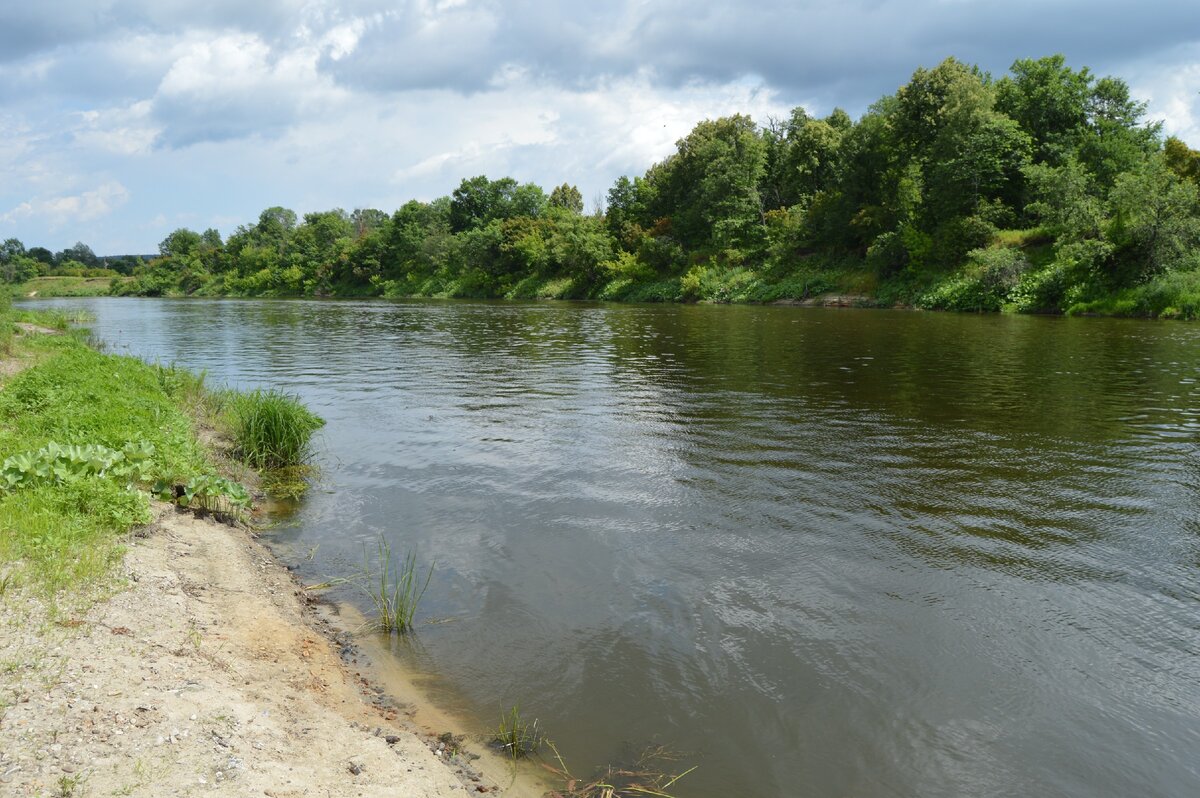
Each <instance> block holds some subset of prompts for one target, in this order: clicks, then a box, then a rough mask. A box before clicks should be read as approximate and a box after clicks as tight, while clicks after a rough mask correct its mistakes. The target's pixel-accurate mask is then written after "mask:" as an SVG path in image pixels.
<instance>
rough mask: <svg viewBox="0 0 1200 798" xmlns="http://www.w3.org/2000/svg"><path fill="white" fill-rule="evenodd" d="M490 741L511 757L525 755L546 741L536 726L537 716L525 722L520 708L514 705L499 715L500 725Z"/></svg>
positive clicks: (515, 757) (519, 757) (517, 757)
mask: <svg viewBox="0 0 1200 798" xmlns="http://www.w3.org/2000/svg"><path fill="white" fill-rule="evenodd" d="M492 742H493V743H494V744H495V745H496V746H497V747H498V748H500V750H502V751H504V753H505V754H507V755H508V756H509V757H511V758H513V759H521V758H523V757H527V756H529V755H530V754H532V753H533V752H534V751H536V750H537V749H538V748H540V747H541V746H542V744H543V743H546V742H548V741H547V740H546V738H545V737H544V736H543V735H542V733H541V729H540V728H539V727H538V721H537V718H534V720H533V722H532V723H530V722H527V721H526V720H525V719H524V718H522V717H521V710H520V708H519V707H516V706H514V707H513V708H512V709H510V710H509V711H508V712H507V713H505V714H503V715H501V716H500V725H499V726H497V727H496V734H495V736H494V737H493V738H492Z"/></svg>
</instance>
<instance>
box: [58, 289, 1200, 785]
mask: <svg viewBox="0 0 1200 798" xmlns="http://www.w3.org/2000/svg"><path fill="white" fill-rule="evenodd" d="M59 304H64V305H71V306H84V307H87V308H88V309H89V310H91V311H92V312H93V313H94V314H95V315H96V317H97V321H96V323H95V324H94V329H95V331H96V333H97V335H98V336H99V337H100V338H102V339H103V340H104V341H106V342H108V344H109V345H110V346H111V347H112V348H113V349H114V350H117V351H128V352H131V353H133V354H136V355H140V356H142V357H147V358H150V359H159V360H163V361H177V362H179V363H181V364H184V365H186V366H189V367H192V368H196V369H205V370H207V372H208V374H209V379H210V380H212V381H215V382H224V383H229V384H232V385H237V386H240V387H250V386H255V385H261V384H272V385H281V386H283V387H285V388H287V389H289V390H291V391H295V392H297V393H299V394H300V395H301V396H302V397H303V398H304V400H305V401H306V402H308V403H309V404H310V405H311V406H312V407H313V408H314V409H315V410H316V411H317V412H318V413H320V414H321V415H323V416H324V417H325V418H326V419H327V420H328V422H329V423H328V426H327V427H326V428H325V430H324V433H323V436H322V438H321V440H320V445H321V450H320V457H319V462H320V465H321V467H322V469H323V478H322V481H321V483H320V485H319V487H318V489H317V490H315V491H313V492H312V493H311V494H310V496H309V497H308V498H307V500H306V501H305V503H304V504H303V506H302V507H301V508H300V509H299V510H298V512H297V514H296V516H295V517H294V519H293V520H294V522H295V523H294V525H293V526H291V527H289V528H285V529H282V530H280V531H278V532H277V533H275V534H276V538H277V541H278V543H279V544H280V545H282V546H284V549H283V550H284V551H285V552H290V553H291V554H290V556H294V557H296V558H297V559H298V560H299V561H300V564H301V567H302V568H303V569H304V570H306V571H307V572H308V573H309V575H312V576H318V575H320V576H325V575H330V574H337V573H339V572H344V571H345V570H347V569H349V568H351V567H353V565H354V564H355V563H358V562H361V557H362V546H363V544H364V542H366V543H368V544H371V545H373V542H374V541H375V540H377V539H378V538H379V537H380V536H383V537H386V538H387V539H388V540H389V541H390V542H391V545H392V547H393V549H395V550H397V551H398V552H404V551H408V550H412V551H415V552H416V554H417V556H418V558H419V559H420V560H421V561H422V562H425V563H436V565H435V571H434V577H433V582H432V584H431V587H430V590H429V593H428V595H427V597H426V601H425V603H424V604H423V605H422V613H421V617H423V618H425V619H430V618H439V619H452V620H451V621H450V622H448V623H439V624H435V625H425V626H422V627H421V629H420V631H419V635H418V640H417V643H416V644H414V645H412V646H407V647H404V649H403V651H401V652H400V655H401V656H405V657H407V658H409V659H410V660H411V661H412V664H413V665H414V666H415V667H418V668H421V669H425V670H428V671H430V672H433V673H437V674H439V676H440V678H442V679H443V680H444V686H445V693H446V695H447V696H448V697H450V698H449V700H453V701H455V702H457V703H459V704H460V705H461V708H463V709H465V710H466V711H468V712H470V713H473V714H474V716H475V717H477V718H478V719H479V723H480V728H483V727H484V726H488V725H493V718H496V717H497V716H498V715H499V714H500V712H501V710H502V709H505V708H507V707H509V706H511V705H513V704H519V705H520V706H521V708H522V711H523V713H524V714H525V715H527V716H529V717H533V716H536V717H539V718H540V719H541V721H542V723H543V725H544V727H545V728H546V729H547V730H548V731H549V732H550V733H551V736H552V737H553V738H554V739H555V740H556V742H557V743H558V745H559V748H560V749H561V750H562V751H563V752H564V753H566V754H567V755H568V757H569V759H570V761H571V763H572V765H573V766H574V767H575V768H576V770H577V771H580V772H582V773H584V774H586V772H587V771H588V768H589V765H591V764H594V763H600V762H604V761H609V760H612V759H616V758H619V757H620V756H621V755H622V754H623V752H624V751H626V750H627V749H628V748H629V747H638V746H640V745H643V744H645V743H647V742H650V741H658V742H661V743H665V744H667V745H669V746H671V747H673V748H674V749H677V750H680V751H683V752H686V753H687V754H688V757H689V761H690V762H694V763H698V764H699V765H700V768H699V769H698V770H697V771H696V772H695V773H693V774H692V775H691V776H689V777H688V778H687V779H686V780H685V781H684V782H681V783H680V785H679V792H680V794H681V795H685V796H689V795H690V796H699V797H700V798H716V796H745V797H746V798H760V797H761V798H766V797H767V796H851V795H853V796H913V797H914V798H915V797H916V796H922V797H925V796H947V798H949V797H950V796H962V795H971V796H1011V795H1040V796H1130V795H1138V796H1185V795H1197V794H1200V757H1198V756H1197V754H1198V753H1200V657H1197V650H1198V648H1200V602H1198V598H1200V587H1198V586H1200V581H1198V577H1200V438H1198V434H1200V411H1198V409H1197V408H1200V389H1198V387H1197V382H1196V380H1197V378H1198V367H1200V326H1192V325H1185V324H1174V323H1140V322H1129V321H1115V320H1093V319H1058V318H1030V317H1012V316H962V315H949V314H946V315H943V314H919V313H905V312H890V311H853V310H824V309H797V308H773V307H708V306H690V307H689V306H665V307H644V306H622V305H585V304H573V305H568V304H514V303H503V304H502V303H459V302H440V303H439V302H400V303H385V302H303V301H257V300H256V301H235V300H213V301H208V300H187V301H171V300H146V299H141V300H134V299H96V300H74V301H63V302H60V303H59ZM313 547H316V550H315V554H314V556H313V559H312V560H311V561H309V560H307V559H303V558H302V557H301V553H304V552H309V551H311V550H312V549H313Z"/></svg>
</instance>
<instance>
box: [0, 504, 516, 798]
mask: <svg viewBox="0 0 1200 798" xmlns="http://www.w3.org/2000/svg"><path fill="white" fill-rule="evenodd" d="M154 512H155V520H154V521H153V523H151V524H150V525H149V526H147V527H144V528H141V529H139V530H137V531H136V532H135V533H134V535H135V538H134V539H133V540H132V541H131V545H129V547H128V551H127V553H126V554H125V556H124V557H123V559H122V561H121V564H120V566H119V569H118V573H117V575H116V581H115V583H114V585H113V587H112V588H111V589H112V590H114V591H115V592H114V594H113V595H111V596H110V597H108V598H105V599H103V600H100V601H98V602H96V603H95V604H94V605H92V606H91V607H90V608H89V609H87V610H86V611H84V612H82V613H79V614H76V613H74V612H65V613H64V612H61V611H56V610H55V609H54V608H52V607H50V606H48V605H47V604H46V603H45V602H44V601H42V600H39V599H37V598H36V597H32V596H29V595H21V594H19V593H18V594H17V595H15V596H12V597H10V599H9V600H6V601H5V603H4V608H3V611H2V612H0V630H3V634H2V635H0V638H2V641H3V642H2V643H0V662H3V663H4V675H3V696H4V702H5V705H6V706H5V709H4V711H3V718H2V720H0V784H2V785H3V791H4V792H5V793H6V794H9V795H14V796H35V795H47V794H56V795H85V794H86V795H131V796H162V795H198V794H204V795H229V796H245V795H267V796H277V797H282V796H301V795H321V796H385V795H387V796H392V795H396V794H397V793H399V794H402V795H411V796H429V798H443V797H445V798H449V796H461V795H467V794H468V789H467V787H466V786H465V785H464V778H465V780H466V781H467V782H468V783H471V784H472V785H473V786H472V789H471V791H470V792H471V793H477V792H485V791H491V790H492V789H494V786H495V785H488V784H482V783H478V782H470V778H471V776H470V774H469V773H467V771H465V770H462V769H458V770H457V771H456V770H455V769H454V768H453V767H452V766H450V765H448V764H447V763H446V761H445V758H443V757H439V756H438V755H437V754H435V753H434V751H433V750H431V749H430V747H429V745H427V744H426V742H425V741H423V740H422V739H421V738H420V737H418V736H417V735H416V734H415V733H413V731H412V730H411V729H408V728H405V727H404V726H403V725H402V724H401V723H400V722H399V721H398V719H397V713H396V712H395V711H393V710H389V709H387V708H384V707H381V706H379V705H377V704H372V703H370V702H369V701H368V700H366V696H365V695H364V689H366V688H367V685H366V684H365V681H364V680H362V679H361V677H359V676H357V675H355V674H354V673H352V672H350V671H348V670H347V669H346V667H344V665H343V663H342V660H341V659H340V657H339V655H338V652H337V651H336V650H335V648H334V646H333V644H332V643H331V641H330V639H329V638H328V637H326V636H325V635H323V634H321V632H320V631H319V630H318V629H316V628H314V626H313V619H312V616H311V615H310V614H309V613H308V612H307V611H306V609H305V607H304V602H303V600H302V593H301V591H300V590H299V589H298V587H297V586H296V584H295V583H294V582H293V580H292V578H291V576H290V574H288V572H287V571H286V569H284V568H283V567H281V566H280V565H279V564H278V563H277V562H276V561H275V560H274V559H273V558H272V557H271V555H270V553H269V552H268V551H267V550H266V549H265V548H263V547H262V546H261V545H260V544H259V543H258V542H257V541H255V540H254V539H253V537H252V536H251V535H250V534H248V533H247V532H246V531H245V530H241V529H236V528H233V527H229V526H224V525H222V524H218V523H216V522H214V521H212V520H206V519H199V518H196V517H194V516H192V515H190V514H188V513H185V512H178V511H177V510H176V509H175V508H174V507H172V506H169V505H158V506H156V507H155V510H154ZM477 788H483V789H477Z"/></svg>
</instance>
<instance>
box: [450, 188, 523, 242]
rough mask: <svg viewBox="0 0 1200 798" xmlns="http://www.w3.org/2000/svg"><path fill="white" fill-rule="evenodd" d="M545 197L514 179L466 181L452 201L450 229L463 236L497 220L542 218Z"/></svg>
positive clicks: (454, 194)
mask: <svg viewBox="0 0 1200 798" xmlns="http://www.w3.org/2000/svg"><path fill="white" fill-rule="evenodd" d="M545 208H546V195H545V193H544V192H543V191H542V189H541V188H540V187H539V186H536V185H534V184H533V183H518V182H517V181H516V180H513V179H512V178H511V177H502V178H500V179H499V180H488V178H487V177H486V176H484V175H479V176H478V177H472V178H470V179H465V180H463V181H462V183H460V184H459V186H458V188H456V189H454V193H453V194H452V195H451V198H450V229H451V231H452V232H455V233H461V232H463V231H465V230H474V229H478V228H480V227H483V226H485V225H486V224H488V223H489V222H491V221H494V220H496V219H509V218H512V217H514V216H531V217H538V216H541V214H542V212H543V211H544V210H545Z"/></svg>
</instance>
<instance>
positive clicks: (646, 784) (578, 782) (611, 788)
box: [545, 740, 696, 798]
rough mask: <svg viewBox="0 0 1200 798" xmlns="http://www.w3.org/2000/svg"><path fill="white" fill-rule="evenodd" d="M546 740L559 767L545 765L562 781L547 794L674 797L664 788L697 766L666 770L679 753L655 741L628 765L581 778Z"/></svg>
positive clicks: (572, 797) (565, 796) (561, 797)
mask: <svg viewBox="0 0 1200 798" xmlns="http://www.w3.org/2000/svg"><path fill="white" fill-rule="evenodd" d="M546 744H547V745H548V746H549V747H550V750H552V751H554V758H555V759H556V760H558V767H554V766H552V765H548V764H547V765H545V768H546V769H547V770H549V771H550V772H551V773H553V774H554V775H555V776H557V777H558V778H560V779H562V782H563V787H562V789H559V790H552V791H550V792H549V793H548V794H547V795H548V796H549V798H640V797H641V796H647V795H653V796H658V798H673V796H672V794H671V793H669V792H667V790H669V789H671V787H673V786H674V785H675V783H676V782H677V781H679V780H680V779H682V778H683V777H684V776H686V775H688V774H689V773H691V772H692V771H693V770H695V769H696V768H695V766H693V767H690V768H688V769H687V770H685V771H683V772H682V773H676V774H672V773H668V772H667V770H666V769H667V768H668V767H670V764H669V763H671V762H676V761H678V759H679V757H678V756H677V755H675V754H673V753H671V752H670V751H669V750H667V749H666V748H664V747H662V746H658V745H655V746H651V747H649V748H647V749H645V750H644V751H642V753H641V754H640V755H639V756H638V757H637V758H636V759H635V760H634V761H633V762H631V763H630V764H628V765H624V766H622V765H609V766H608V767H607V768H605V769H604V770H603V772H601V773H599V774H598V775H597V776H596V777H595V778H592V779H590V780H588V779H581V778H576V777H575V776H572V775H571V772H570V770H568V769H567V765H566V763H565V762H563V758H562V755H560V754H559V753H558V749H557V748H555V747H554V743H551V742H550V741H548V740H547V741H546Z"/></svg>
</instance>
